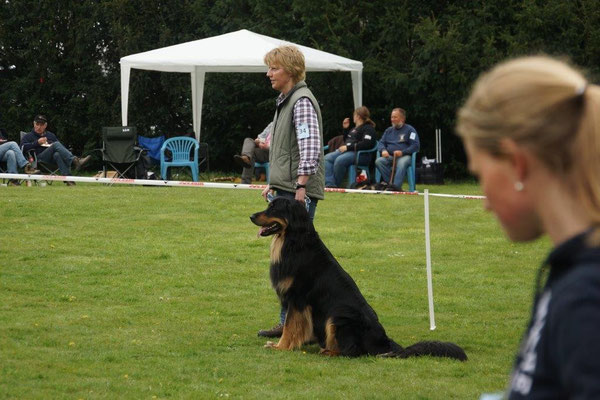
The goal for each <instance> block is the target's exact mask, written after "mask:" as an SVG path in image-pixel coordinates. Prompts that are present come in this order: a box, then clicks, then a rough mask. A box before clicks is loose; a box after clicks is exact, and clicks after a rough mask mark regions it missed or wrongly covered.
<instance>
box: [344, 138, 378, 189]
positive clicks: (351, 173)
mask: <svg viewBox="0 0 600 400" xmlns="http://www.w3.org/2000/svg"><path fill="white" fill-rule="evenodd" d="M378 143H379V142H378V141H377V140H376V141H375V146H373V148H371V149H368V150H359V151H357V152H356V159H357V160H360V155H361V154H368V153H375V152H376V151H377V144H378ZM370 163H371V159H370V158H369V162H368V163H367V164H366V165H356V164H352V165H350V166H349V167H348V186H347V187H348V188H351V187H352V184H353V183H354V181H355V180H356V168H357V167H358V168H360V169H364V170H365V171H367V178H369V179H371V171H370V170H369V164H370Z"/></svg>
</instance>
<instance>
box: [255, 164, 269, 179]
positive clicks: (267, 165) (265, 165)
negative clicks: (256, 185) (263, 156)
mask: <svg viewBox="0 0 600 400" xmlns="http://www.w3.org/2000/svg"><path fill="white" fill-rule="evenodd" d="M254 168H264V169H265V179H266V180H267V183H269V162H268V161H265V162H258V161H255V162H254Z"/></svg>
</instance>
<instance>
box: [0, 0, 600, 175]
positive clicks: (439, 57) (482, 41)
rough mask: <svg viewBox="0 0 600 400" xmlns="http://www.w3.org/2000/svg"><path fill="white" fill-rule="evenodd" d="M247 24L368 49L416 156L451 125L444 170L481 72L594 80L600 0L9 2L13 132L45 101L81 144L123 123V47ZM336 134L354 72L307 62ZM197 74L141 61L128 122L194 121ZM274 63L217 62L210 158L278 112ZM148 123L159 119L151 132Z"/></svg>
mask: <svg viewBox="0 0 600 400" xmlns="http://www.w3.org/2000/svg"><path fill="white" fill-rule="evenodd" d="M239 29H248V30H251V31H253V32H256V33H260V34H264V35H267V36H272V37H276V38H281V39H284V40H288V41H291V42H295V43H298V44H302V45H305V46H309V47H314V48H317V49H320V50H323V51H327V52H331V53H334V54H338V55H341V56H343V57H348V58H352V59H355V60H359V61H362V62H363V64H364V71H363V103H364V105H366V106H367V107H369V109H370V110H371V114H372V119H373V120H374V121H375V122H376V123H377V127H376V129H377V131H378V132H379V134H381V133H382V132H383V130H384V129H385V128H386V127H387V126H389V114H390V111H391V109H392V108H394V107H402V108H405V109H406V110H407V111H408V118H407V122H408V123H410V124H411V125H413V126H415V127H416V129H417V130H418V131H419V134H420V136H421V143H422V151H421V154H420V156H422V155H426V156H427V157H429V158H433V157H434V155H435V139H434V131H435V129H436V128H440V129H442V136H443V137H442V143H443V154H444V162H445V164H446V173H447V174H448V175H449V176H452V177H461V176H464V175H465V162H464V161H465V159H464V153H463V150H462V146H461V145H460V141H459V140H458V139H457V138H456V137H455V136H454V135H453V126H454V122H455V115H456V110H457V109H458V107H459V106H460V104H461V103H462V101H463V100H464V98H465V96H466V95H467V93H468V91H469V88H470V86H471V84H472V83H473V81H474V80H475V79H476V77H477V76H478V75H479V74H480V73H481V72H482V71H483V70H485V69H487V68H489V67H490V66H491V65H493V64H495V63H497V62H498V61H500V60H503V59H505V58H507V57H514V56H518V55H524V54H538V53H545V54H551V55H555V56H561V57H567V58H568V59H570V60H572V61H573V62H574V63H576V64H578V65H580V66H582V67H583V68H585V69H586V70H587V71H588V73H589V74H590V76H591V77H592V79H593V80H594V81H597V78H598V76H599V73H600V0H577V1H564V0H495V1H492V0H474V1H469V2H458V1H444V0H429V1H425V0H422V1H419V0H412V1H409V0H372V1H357V0H354V1H353V0H333V1H316V0H291V1H286V2H273V1H266V0H219V1H217V0H172V1H166V0H83V1H82V0H2V1H1V4H0V94H1V96H0V126H2V127H4V128H5V129H6V130H7V131H8V132H9V135H10V136H11V138H12V139H14V140H17V139H18V132H19V131H20V130H29V129H30V128H31V124H32V120H33V116H34V115H35V114H38V113H44V114H46V115H47V116H48V118H49V119H50V130H53V131H54V132H56V133H58V134H59V137H60V138H61V139H62V140H63V141H65V142H67V143H69V144H71V145H72V146H73V147H74V148H75V149H76V150H78V151H83V152H85V151H89V150H91V149H93V148H97V147H100V144H101V138H100V133H101V127H102V126H113V125H120V122H121V111H120V110H121V108H120V66H119V59H120V58H121V57H123V56H126V55H130V54H134V53H139V52H143V51H148V50H152V49H155V48H160V47H164V46H170V45H174V44H178V43H182V42H187V41H191V40H197V39H202V38H206V37H210V36H215V35H219V34H223V33H227V32H232V31H235V30H239ZM307 83H308V84H309V86H310V87H311V89H313V91H314V93H315V95H316V97H317V99H318V100H319V102H320V103H321V106H322V110H323V118H324V122H323V124H324V131H325V137H326V139H328V138H331V137H333V136H335V135H336V134H339V133H340V131H341V121H342V119H343V118H344V117H345V116H349V115H350V114H351V113H352V110H353V108H354V105H353V101H352V90H351V83H350V76H349V73H309V74H308V75H307ZM190 96H191V87H190V78H189V75H188V74H177V73H161V72H151V71H141V70H135V69H134V70H132V73H131V86H130V101H129V110H130V111H129V121H130V125H134V126H137V127H138V130H139V132H140V133H141V134H145V135H150V134H152V133H153V132H154V133H155V134H156V133H164V134H168V135H175V134H180V133H189V132H191V129H192V127H191V126H192V110H191V97H190ZM275 97H276V93H275V92H274V91H273V90H272V89H271V88H270V86H269V83H268V80H267V78H266V77H265V76H264V74H229V73H228V74H218V73H213V74H210V73H209V74H207V77H206V85H205V96H204V108H203V120H202V141H206V142H208V145H209V153H210V164H211V168H212V169H221V170H228V169H230V168H232V167H231V165H232V163H231V158H232V156H233V154H235V153H237V152H239V150H240V147H241V143H242V141H243V138H244V137H247V136H251V137H254V136H256V134H258V133H259V132H260V131H261V130H262V129H263V128H264V126H266V124H267V123H268V122H269V121H270V120H271V118H272V115H273V111H274V100H275ZM151 127H156V128H155V130H152V129H151Z"/></svg>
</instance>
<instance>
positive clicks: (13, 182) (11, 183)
mask: <svg viewBox="0 0 600 400" xmlns="http://www.w3.org/2000/svg"><path fill="white" fill-rule="evenodd" d="M8 186H21V182H19V181H18V180H16V179H11V180H9V181H8Z"/></svg>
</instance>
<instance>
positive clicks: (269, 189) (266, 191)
mask: <svg viewBox="0 0 600 400" xmlns="http://www.w3.org/2000/svg"><path fill="white" fill-rule="evenodd" d="M270 191H271V188H270V187H269V185H267V187H266V188H264V190H263V191H262V193H261V194H260V195H261V196H262V197H263V198H264V199H265V201H269V200H268V199H267V194H268V193H269V192H270Z"/></svg>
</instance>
